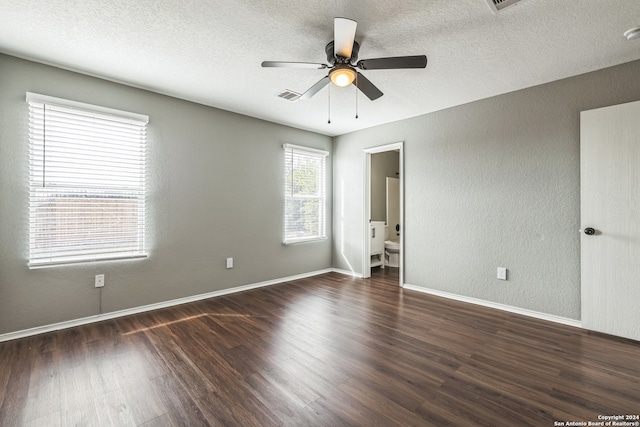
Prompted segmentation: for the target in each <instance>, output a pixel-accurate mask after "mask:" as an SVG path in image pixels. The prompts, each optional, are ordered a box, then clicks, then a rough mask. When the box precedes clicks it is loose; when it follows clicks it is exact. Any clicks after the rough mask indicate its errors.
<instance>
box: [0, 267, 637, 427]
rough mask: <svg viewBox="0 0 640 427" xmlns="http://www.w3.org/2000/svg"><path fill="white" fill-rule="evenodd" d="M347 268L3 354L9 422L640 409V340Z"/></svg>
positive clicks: (387, 420) (440, 418) (297, 422)
mask: <svg viewBox="0 0 640 427" xmlns="http://www.w3.org/2000/svg"><path fill="white" fill-rule="evenodd" d="M397 283H398V277H397V271H396V272H395V273H394V271H390V269H386V270H385V271H382V272H380V271H379V272H377V273H376V274H375V275H374V276H373V277H372V278H371V279H367V280H362V279H354V278H350V277H347V276H344V275H340V274H337V273H330V274H326V275H322V276H316V277H313V278H309V279H303V280H297V281H295V282H288V283H283V284H280V285H274V286H270V287H266V288H261V289H255V290H251V291H246V292H242V293H237V294H233V295H228V296H224V297H219V298H214V299H209V300H206V301H201V302H197V303H192V304H186V305H181V306H176V307H173V308H169V309H164V310H158V311H154V312H149V313H144V314H139V315H135V316H130V317H126V318H119V319H116V320H112V321H105V322H101V323H96V324H92V325H87V326H82V327H77V328H73V329H67V330H63V331H59V332H55V333H48V334H43V335H39V336H35V337H30V338H25V339H21V340H15V341H10V342H5V343H1V344H0V425H1V426H3V427H8V426H23V425H24V426H76V425H79V426H109V425H131V426H141V425H144V426H171V425H174V426H178V425H180V426H182V425H184V426H209V425H213V426H279V425H287V426H430V425H433V426H448V425H451V426H467V425H468V426H503V425H504V426H526V425H531V426H554V425H560V424H554V422H567V421H584V422H588V421H591V422H597V421H599V419H598V416H599V415H607V416H608V415H627V414H628V415H637V414H638V413H640V343H638V342H634V341H628V340H623V339H618V338H614V337H610V336H605V335H601V334H593V333H588V332H586V331H583V330H580V329H577V328H572V327H568V326H563V325H558V324H554V323H548V322H545V321H541V320H536V319H532V318H527V317H523V316H519V315H515V314H511V313H507V312H502V311H496V310H492V309H488V308H483V307H478V306H474V305H468V304H464V303H460V302H454V301H449V300H446V299H441V298H438V297H433V296H429V295H426V294H422V293H417V292H412V291H407V290H404V291H403V290H401V289H400V288H399V287H398V286H397Z"/></svg>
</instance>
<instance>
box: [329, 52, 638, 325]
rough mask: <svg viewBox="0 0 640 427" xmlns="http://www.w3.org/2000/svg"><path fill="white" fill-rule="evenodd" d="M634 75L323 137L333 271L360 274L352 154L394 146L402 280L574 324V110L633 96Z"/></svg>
mask: <svg viewBox="0 0 640 427" xmlns="http://www.w3.org/2000/svg"><path fill="white" fill-rule="evenodd" d="M638 76H640V61H636V62H631V63H628V64H623V65H620V66H617V67H613V68H608V69H604V70H600V71H597V72H593V73H589V74H585V75H581V76H577V77H573V78H569V79H565V80H561V81H557V82H553V83H549V84H545V85H541V86H537V87H533V88H529V89H525V90H521V91H517V92H513V93H509V94H505V95H501V96H497V97H494V98H489V99H485V100H481V101H477V102H473V103H470V104H466V105H462V106H459V107H455V108H451V109H447V110H443V111H439V112H435V113H431V114H427V115H423V116H419V117H415V118H412V119H408V120H403V121H399V122H395V123H391V124H387V125H383V126H378V127H375V128H371V129H367V130H363V131H359V132H355V133H351V134H347V135H343V136H339V137H336V138H334V143H333V155H334V183H335V188H334V193H335V200H334V228H335V234H334V266H335V267H337V268H343V269H349V268H350V267H353V270H354V271H355V272H357V273H361V272H362V271H361V269H362V241H363V235H362V233H363V206H362V200H363V185H362V182H363V179H362V176H363V171H362V165H363V160H362V159H363V154H362V150H363V149H364V148H367V147H374V146H377V145H383V144H388V143H393V142H397V141H404V162H405V163H404V172H405V180H404V182H405V220H404V230H405V233H404V238H405V248H404V250H405V270H404V274H405V276H404V277H405V283H408V284H412V285H416V286H422V287H426V288H431V289H435V290H440V291H445V292H449V293H453V294H457V295H463V296H468V297H473V298H479V299H483V300H487V301H492V302H497V303H502V304H508V305H511V306H515V307H520V308H525V309H530V310H535V311H539V312H543V313H547V314H552V315H557V316H563V317H567V318H572V319H579V318H580V236H579V233H578V229H579V228H580V226H581V225H580V187H579V184H580V170H579V166H580V163H579V156H580V121H579V120H580V116H579V113H580V111H582V110H588V109H592V108H598V107H602V106H606V105H613V104H620V103H623V102H630V101H635V100H638V99H640V79H639V78H638ZM339 213H344V215H340V214H339ZM499 266H500V267H507V268H508V269H509V281H506V282H504V281H498V280H496V267H499Z"/></svg>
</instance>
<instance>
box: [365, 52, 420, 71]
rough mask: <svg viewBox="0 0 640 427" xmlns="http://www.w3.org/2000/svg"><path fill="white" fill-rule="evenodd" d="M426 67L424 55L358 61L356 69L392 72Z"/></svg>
mask: <svg viewBox="0 0 640 427" xmlns="http://www.w3.org/2000/svg"><path fill="white" fill-rule="evenodd" d="M426 66H427V57H426V55H414V56H395V57H391V58H374V59H362V60H360V61H358V68H360V69H361V70H393V69H397V68H425V67H426Z"/></svg>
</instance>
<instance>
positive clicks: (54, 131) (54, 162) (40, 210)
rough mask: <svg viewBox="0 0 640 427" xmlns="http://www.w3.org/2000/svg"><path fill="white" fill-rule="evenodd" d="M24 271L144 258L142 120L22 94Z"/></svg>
mask: <svg viewBox="0 0 640 427" xmlns="http://www.w3.org/2000/svg"><path fill="white" fill-rule="evenodd" d="M27 102H28V104H29V232H30V236H29V266H30V267H37V266H43V265H55V264H66V263H72V262H85V261H97V260H106V259H120V258H132V257H143V256H146V252H145V216H146V215H145V209H146V200H145V199H146V197H145V196H146V190H145V181H146V175H145V173H146V170H145V169H146V125H147V123H148V117H147V116H143V115H139V114H135V113H128V112H123V111H119V110H112V109H107V108H104V107H98V106H92V105H89V104H82V103H77V102H73V101H68V100H64V99H59V98H53V97H48V96H45V95H38V94H33V93H27Z"/></svg>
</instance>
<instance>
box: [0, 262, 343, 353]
mask: <svg viewBox="0 0 640 427" xmlns="http://www.w3.org/2000/svg"><path fill="white" fill-rule="evenodd" d="M332 271H334V269H332V268H326V269H324V270H317V271H312V272H309V273H303V274H297V275H295V276H289V277H284V278H281V279H274V280H266V281H264V282H258V283H251V284H248V285H242V286H236V287H233V288H228V289H222V290H219V291H213V292H207V293H205V294H199V295H193V296H189V297H184V298H178V299H174V300H170V301H163V302H158V303H154V304H149V305H143V306H140V307H133V308H127V309H124V310H118V311H112V312H109V313H103V314H97V315H95V316H88V317H83V318H80V319H74V320H67V321H64V322H59V323H54V324H51V325H45V326H37V327H35V328H30V329H23V330H21V331H15V332H8V333H6V334H1V335H0V342H4V341H11V340H15V339H19V338H25V337H30V336H33V335H38V334H44V333H47V332H53V331H58V330H60V329H67V328H73V327H76V326H81V325H87V324H89V323H95V322H101V321H103V320H109V319H115V318H117V317H123V316H129V315H132V314H138V313H144V312H145V311H152V310H158V309H160V308H167V307H172V306H174V305H180V304H186V303H189V302H195V301H200V300H203V299H207V298H214V297H219V296H222V295H229V294H233V293H236V292H242V291H248V290H249V289H256V288H262V287H265V286H271V285H276V284H278V283H283V282H290V281H292V280H298V279H304V278H306V277H312V276H317V275H320V274H325V273H331V272H332Z"/></svg>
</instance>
